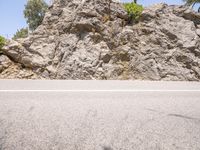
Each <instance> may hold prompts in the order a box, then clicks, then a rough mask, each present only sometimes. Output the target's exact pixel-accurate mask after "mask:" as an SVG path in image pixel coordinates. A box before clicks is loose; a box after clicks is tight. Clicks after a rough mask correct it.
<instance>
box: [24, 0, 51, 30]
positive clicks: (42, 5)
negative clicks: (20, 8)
mask: <svg viewBox="0 0 200 150" xmlns="http://www.w3.org/2000/svg"><path fill="white" fill-rule="evenodd" d="M47 9H48V5H47V3H46V2H45V1H44V0H28V2H27V4H26V5H25V10H24V17H25V18H26V19H27V23H28V25H29V29H30V30H32V31H33V30H35V29H36V28H37V27H38V26H39V25H40V24H41V23H42V21H43V18H44V15H45V12H46V11H47Z"/></svg>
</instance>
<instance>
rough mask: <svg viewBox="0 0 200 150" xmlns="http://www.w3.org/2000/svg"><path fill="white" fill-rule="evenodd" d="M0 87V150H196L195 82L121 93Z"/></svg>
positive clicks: (199, 125)
mask: <svg viewBox="0 0 200 150" xmlns="http://www.w3.org/2000/svg"><path fill="white" fill-rule="evenodd" d="M12 82H13V81H12ZM23 82H27V81H23ZM32 82H33V81H32ZM36 82H37V81H35V83H36ZM0 83H1V85H0V89H1V90H0V150H200V91H198V86H199V84H198V83H188V84H186V83H179V84H180V85H181V86H183V85H188V86H185V87H180V88H176V89H174V87H175V86H177V83H170V85H169V86H168V87H167V88H164V90H158V89H160V87H163V86H165V82H161V83H155V84H157V85H156V87H157V88H155V87H154V88H151V84H153V83H150V82H149V83H148V84H147V83H145V86H144V82H143V83H139V82H138V83H136V84H135V83H133V84H135V86H136V87H140V86H142V87H143V88H144V89H145V90H142V88H139V89H140V90H137V88H135V89H131V88H127V89H129V90H124V89H121V91H120V88H117V89H115V90H108V91H105V90H103V86H105V85H103V86H102V87H101V88H98V87H97V88H96V89H95V90H92V89H90V90H84V88H83V87H84V86H83V87H82V90H81V88H80V89H79V90H75V89H76V88H74V89H73V90H71V91H70V90H69V89H70V88H69V89H68V90H66V89H65V88H64V89H65V90H61V89H60V91H59V90H53V89H51V90H48V88H46V87H47V86H48V84H45V85H43V87H45V88H41V87H42V85H41V86H40V87H38V88H39V89H40V90H38V89H37V88H35V89H34V90H33V91H31V88H30V87H29V90H26V86H30V85H29V83H26V84H23V86H20V84H19V81H18V82H16V83H18V84H19V90H18V91H14V90H13V89H14V88H13V89H12V88H11V87H10V89H11V90H10V91H9V89H8V88H7V89H6V88H5V90H4V89H3V85H5V84H6V82H0ZM7 83H9V82H7ZM112 83H113V85H115V83H114V81H112ZM121 83H123V82H121ZM31 84H32V83H31ZM63 84H66V83H63ZM71 84H73V83H71ZM126 84H127V83H126ZM167 84H168V83H167ZM192 84H193V85H195V86H192ZM38 85H39V84H38ZM118 85H119V84H118ZM14 86H17V85H16V84H15V85H14V84H13V87H14ZM68 86H69V85H68ZM90 86H91V85H90ZM116 86H117V85H116ZM119 86H120V85H119ZM124 86H125V84H124ZM127 86H128V85H127ZM131 86H132V85H131ZM154 86H155V85H154ZM5 87H6V85H5ZM22 87H23V88H22ZM66 87H67V86H66ZM108 87H109V86H108ZM114 87H115V86H114ZM122 87H123V86H122ZM158 87H159V88H158ZM170 87H171V88H170ZM191 87H193V88H191ZM195 87H196V88H195ZM27 88H28V87H27ZM41 89H43V90H42V91H41ZM98 89H100V90H98ZM161 89H162V88H161ZM172 89H173V90H172ZM189 89H196V90H189Z"/></svg>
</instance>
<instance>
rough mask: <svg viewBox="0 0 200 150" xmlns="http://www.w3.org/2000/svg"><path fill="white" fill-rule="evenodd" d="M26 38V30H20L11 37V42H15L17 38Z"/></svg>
mask: <svg viewBox="0 0 200 150" xmlns="http://www.w3.org/2000/svg"><path fill="white" fill-rule="evenodd" d="M27 36H28V28H22V29H20V30H17V32H16V33H15V35H14V36H13V40H16V39H19V38H26V37H27Z"/></svg>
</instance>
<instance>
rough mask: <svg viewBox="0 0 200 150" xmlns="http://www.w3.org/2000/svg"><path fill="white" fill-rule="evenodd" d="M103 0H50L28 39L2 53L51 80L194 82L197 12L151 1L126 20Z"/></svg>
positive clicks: (199, 52)
mask: <svg viewBox="0 0 200 150" xmlns="http://www.w3.org/2000/svg"><path fill="white" fill-rule="evenodd" d="M108 6H109V5H108V0H65V1H64V0H55V2H54V4H53V5H52V6H51V7H50V8H49V11H48V12H47V13H46V15H45V18H44V20H43V23H42V25H40V26H39V27H38V28H37V29H36V30H35V31H34V32H33V33H32V34H31V35H30V36H29V37H28V38H26V39H21V40H18V41H17V42H16V41H10V43H8V44H7V46H5V47H4V49H3V51H4V54H6V55H7V56H9V57H10V58H12V59H13V60H14V61H15V62H18V63H20V64H23V66H25V67H28V68H31V69H32V70H33V71H34V72H35V73H36V74H37V75H38V76H41V77H44V78H51V79H133V80H135V79H137V80H180V81H183V80H186V81H200V48H199V45H200V38H199V36H200V29H199V27H200V25H199V24H200V15H199V14H198V13H195V12H194V11H192V10H190V9H189V8H188V7H185V6H168V5H166V4H157V5H154V6H151V7H148V8H145V10H144V11H143V13H142V16H141V19H140V21H139V23H137V24H133V25H130V24H127V22H128V15H127V13H126V11H125V10H124V8H123V5H122V4H120V3H117V2H112V3H111V7H110V9H109V7H108Z"/></svg>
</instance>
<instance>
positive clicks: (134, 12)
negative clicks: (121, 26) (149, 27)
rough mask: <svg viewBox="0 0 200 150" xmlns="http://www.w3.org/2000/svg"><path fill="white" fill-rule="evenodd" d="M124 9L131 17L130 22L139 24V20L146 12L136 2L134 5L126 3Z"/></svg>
mask: <svg viewBox="0 0 200 150" xmlns="http://www.w3.org/2000/svg"><path fill="white" fill-rule="evenodd" d="M124 8H125V10H126V11H127V13H128V15H129V22H130V23H132V22H138V21H139V18H140V16H141V14H142V11H143V10H144V8H143V6H142V5H138V4H136V3H134V2H132V3H124Z"/></svg>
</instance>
